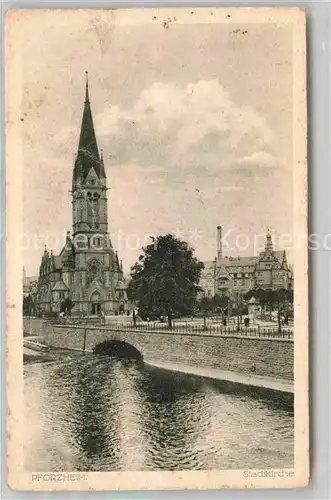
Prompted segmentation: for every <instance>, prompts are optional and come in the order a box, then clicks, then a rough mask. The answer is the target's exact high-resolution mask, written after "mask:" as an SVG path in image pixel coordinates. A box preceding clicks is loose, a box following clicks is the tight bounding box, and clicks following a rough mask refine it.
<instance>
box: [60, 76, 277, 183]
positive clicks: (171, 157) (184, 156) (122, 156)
mask: <svg viewBox="0 0 331 500" xmlns="http://www.w3.org/2000/svg"><path fill="white" fill-rule="evenodd" d="M94 123H95V129H96V134H97V137H98V142H99V146H100V147H103V148H104V154H105V157H106V168H107V165H108V166H109V167H110V168H111V167H116V166H117V167H118V168H120V165H123V164H135V165H140V166H141V167H144V168H147V169H151V168H153V169H154V170H155V169H156V170H158V173H157V172H154V174H153V179H152V180H151V183H158V182H163V181H164V182H166V183H168V184H172V185H173V186H174V187H175V186H176V185H180V184H181V183H182V182H185V180H186V179H187V178H188V176H192V175H194V176H196V177H199V178H201V177H203V176H209V177H210V176H213V175H215V174H216V175H222V172H223V174H224V175H228V174H229V172H233V173H240V172H243V173H249V175H252V174H254V173H255V174H256V175H260V172H261V171H262V174H261V175H265V172H264V169H265V168H269V169H270V170H272V169H273V168H276V167H277V161H278V160H277V157H276V156H275V155H274V154H273V153H272V150H273V148H272V145H273V141H274V137H273V132H272V130H271V129H270V127H269V125H268V123H267V121H266V119H265V118H264V117H263V116H262V115H260V114H259V113H258V112H257V111H256V110H255V109H253V108H251V107H249V106H242V105H239V104H238V103H236V102H234V100H233V99H232V97H231V95H230V93H229V91H228V90H227V89H226V88H225V87H224V86H223V85H221V83H220V82H219V81H218V80H208V81H207V80H199V81H197V82H195V83H189V84H187V85H182V86H180V85H177V84H175V83H171V82H163V83H161V82H155V83H153V84H152V85H151V86H150V87H149V88H147V89H145V90H143V91H142V92H141V93H140V94H139V95H138V96H137V98H136V99H135V100H134V101H133V103H132V105H130V106H128V107H125V106H123V105H122V106H119V105H111V106H108V107H106V108H104V109H103V111H102V112H99V113H97V114H95V119H94ZM78 136H79V130H78V129H77V128H76V127H64V128H63V129H62V130H61V131H60V132H59V133H58V134H56V135H55V136H54V138H53V144H54V150H55V149H56V154H57V155H58V154H60V153H61V152H62V154H63V155H66V156H67V155H68V153H69V152H70V153H71V154H73V153H72V152H75V149H76V147H77V141H78ZM266 151H269V152H266Z"/></svg>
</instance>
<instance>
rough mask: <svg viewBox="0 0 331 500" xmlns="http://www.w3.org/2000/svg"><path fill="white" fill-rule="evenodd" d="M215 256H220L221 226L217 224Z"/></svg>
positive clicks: (219, 257)
mask: <svg viewBox="0 0 331 500" xmlns="http://www.w3.org/2000/svg"><path fill="white" fill-rule="evenodd" d="M217 258H218V259H221V258H222V226H217Z"/></svg>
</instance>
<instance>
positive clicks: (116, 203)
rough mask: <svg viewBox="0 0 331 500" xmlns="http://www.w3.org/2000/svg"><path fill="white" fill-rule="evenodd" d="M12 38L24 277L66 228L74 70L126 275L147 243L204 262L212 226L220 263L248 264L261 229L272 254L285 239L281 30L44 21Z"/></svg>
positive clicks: (77, 114)
mask: <svg viewBox="0 0 331 500" xmlns="http://www.w3.org/2000/svg"><path fill="white" fill-rule="evenodd" d="M22 39H23V41H24V43H23V44H22V61H21V65H22V78H23V88H22V116H23V120H24V122H23V124H22V130H23V197H24V214H23V226H24V243H23V248H24V265H25V268H26V271H27V274H28V275H34V274H37V271H38V267H39V263H40V258H41V255H42V252H43V250H44V245H45V244H46V245H47V247H48V248H53V251H54V252H55V253H57V252H59V251H60V250H61V247H62V246H63V243H64V236H65V233H66V231H67V230H71V225H72V213H71V210H72V209H71V198H70V192H69V191H70V189H71V179H72V169H73V163H74V155H75V153H76V151H77V145H78V140H79V130H80V125H81V119H82V111H83V105H84V91H85V71H88V73H89V89H90V101H91V107H92V113H93V117H94V125H95V130H96V135H97V141H98V145H99V148H102V149H103V154H104V158H105V168H106V174H107V182H108V188H109V191H108V222H109V232H110V235H111V240H112V243H113V245H114V247H115V248H116V249H117V250H118V252H119V257H120V258H121V259H122V260H123V265H124V270H125V271H126V272H127V271H128V270H129V268H130V266H131V265H133V264H134V262H135V261H136V259H137V257H138V256H139V254H140V252H141V250H140V248H141V247H142V246H143V245H144V244H146V243H148V242H149V236H150V235H159V234H165V233H169V232H171V233H174V234H175V235H176V236H178V237H180V238H183V239H185V240H187V241H188V242H189V243H190V245H191V246H193V248H194V249H195V251H196V255H197V257H199V258H200V259H202V260H212V259H213V258H214V256H215V254H216V227H217V226H218V225H221V226H222V228H223V235H226V242H224V245H223V254H224V255H233V256H236V255H250V254H253V253H255V252H256V251H257V249H256V244H255V243H254V241H255V242H256V241H257V240H254V239H253V237H254V235H255V236H257V237H258V242H259V245H261V244H262V243H263V235H264V234H265V233H266V231H267V230H270V232H271V233H272V235H273V236H274V238H275V245H276V247H277V248H279V245H277V241H278V239H279V238H281V237H282V236H283V235H289V236H291V235H292V232H293V195H292V189H293V185H292V177H293V168H292V107H293V106H292V32H291V29H290V27H288V26H285V25H281V24H280V25H277V24H268V25H267V24H265V23H256V24H253V23H250V24H249V25H248V24H235V23H231V24H215V25H213V24H199V23H196V24H193V25H190V24H181V23H180V22H172V23H171V25H170V26H169V27H168V28H166V27H164V24H163V23H162V22H160V20H158V19H156V20H155V23H151V22H150V23H148V24H147V25H143V24H133V25H127V26H126V25H125V24H123V23H122V24H119V25H117V24H116V22H115V23H110V22H109V16H102V15H101V16H91V15H90V14H88V15H87V14H86V15H82V16H79V17H78V19H76V20H74V19H73V18H72V17H70V16H68V17H67V16H65V15H64V16H63V15H62V16H61V17H60V16H56V17H54V16H50V15H48V16H47V15H45V17H44V19H43V22H38V23H28V22H27V23H26V24H25V26H24V36H22ZM239 243H240V245H239ZM280 248H281V247H280Z"/></svg>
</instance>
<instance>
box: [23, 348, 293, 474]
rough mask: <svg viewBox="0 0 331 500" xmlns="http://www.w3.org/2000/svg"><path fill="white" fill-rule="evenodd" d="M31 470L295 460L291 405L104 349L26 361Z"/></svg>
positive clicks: (261, 464)
mask: <svg viewBox="0 0 331 500" xmlns="http://www.w3.org/2000/svg"><path fill="white" fill-rule="evenodd" d="M24 381H25V387H24V390H25V422H26V425H25V429H26V442H25V450H26V463H25V467H26V469H27V470H29V471H36V472H42V471H68V470H70V471H120V470H126V471H134V470H141V471H144V470H145V471H146V470H185V469H186V470H187V469H194V470H203V469H205V470H206V469H238V468H239V469H247V468H263V469H264V468H269V467H270V468H278V467H281V468H284V467H293V412H292V410H291V408H290V407H288V406H284V404H283V403H281V402H279V401H278V400H277V399H276V398H272V399H271V398H269V399H268V398H265V397H260V396H258V395H256V394H254V395H253V394H251V393H250V391H244V392H243V391H241V392H238V391H233V390H229V386H228V385H227V384H226V383H220V382H216V381H213V380H208V379H203V378H200V377H196V376H192V375H185V374H180V373H174V372H169V371H165V370H159V369H156V368H152V367H150V366H146V365H141V364H138V363H137V362H133V361H125V360H116V359H112V358H108V357H104V356H94V355H86V356H81V355H78V356H66V357H64V358H63V357H62V358H59V359H58V360H55V361H53V362H47V363H33V362H32V363H28V364H25V365H24Z"/></svg>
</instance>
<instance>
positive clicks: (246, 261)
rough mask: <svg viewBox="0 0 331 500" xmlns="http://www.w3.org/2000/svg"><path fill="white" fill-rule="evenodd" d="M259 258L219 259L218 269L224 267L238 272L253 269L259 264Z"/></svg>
mask: <svg viewBox="0 0 331 500" xmlns="http://www.w3.org/2000/svg"><path fill="white" fill-rule="evenodd" d="M258 260H259V258H258V257H223V258H222V259H217V267H221V266H224V267H226V268H227V269H228V268H231V269H229V270H230V272H231V270H234V271H236V270H237V269H238V268H241V267H245V268H246V267H247V268H249V269H253V268H254V267H255V265H256V264H257V262H258Z"/></svg>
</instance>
